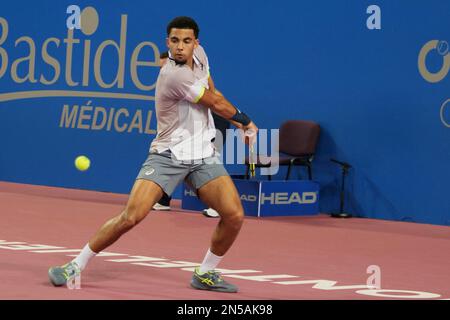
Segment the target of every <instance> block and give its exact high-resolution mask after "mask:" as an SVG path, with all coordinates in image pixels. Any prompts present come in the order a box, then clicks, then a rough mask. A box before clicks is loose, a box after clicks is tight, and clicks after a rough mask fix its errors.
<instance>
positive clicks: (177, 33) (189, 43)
mask: <svg viewBox="0 0 450 320" xmlns="http://www.w3.org/2000/svg"><path fill="white" fill-rule="evenodd" d="M166 43H167V47H168V48H169V51H170V54H171V55H172V58H173V59H175V61H176V62H178V63H188V64H189V65H190V64H191V63H192V57H193V55H194V49H195V48H197V46H198V39H195V35H194V30H192V29H177V28H172V29H171V30H170V34H169V37H168V38H167V40H166Z"/></svg>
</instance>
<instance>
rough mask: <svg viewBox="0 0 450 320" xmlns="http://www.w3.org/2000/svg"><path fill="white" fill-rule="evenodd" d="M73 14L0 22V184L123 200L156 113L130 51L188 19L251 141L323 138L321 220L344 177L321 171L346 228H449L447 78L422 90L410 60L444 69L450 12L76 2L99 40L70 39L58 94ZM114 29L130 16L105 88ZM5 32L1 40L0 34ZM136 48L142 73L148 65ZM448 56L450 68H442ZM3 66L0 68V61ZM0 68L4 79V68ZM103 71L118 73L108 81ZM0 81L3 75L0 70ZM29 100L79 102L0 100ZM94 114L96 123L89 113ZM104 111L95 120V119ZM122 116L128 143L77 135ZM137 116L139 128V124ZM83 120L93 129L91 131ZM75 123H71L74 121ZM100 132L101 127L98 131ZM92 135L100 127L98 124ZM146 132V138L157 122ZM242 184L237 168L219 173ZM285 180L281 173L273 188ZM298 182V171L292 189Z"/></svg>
mask: <svg viewBox="0 0 450 320" xmlns="http://www.w3.org/2000/svg"><path fill="white" fill-rule="evenodd" d="M70 4H73V2H72V1H61V0H58V1H57V0H47V1H39V2H37V1H36V2H31V1H26V2H25V1H14V2H13V1H8V3H7V4H2V6H1V11H0V21H1V18H3V21H5V20H6V21H7V23H8V26H9V28H8V29H9V32H8V36H7V38H6V39H3V43H2V41H1V35H2V34H3V35H5V30H1V29H0V30H1V31H2V32H3V33H2V34H0V48H2V49H0V53H1V52H4V53H7V55H8V63H7V66H6V70H5V73H4V74H3V75H2V72H1V71H0V180H4V181H14V182H23V183H33V184H42V185H52V186H62V187H71V188H83V189H94V190H103V191H113V192H122V193H128V192H129V190H130V188H131V186H132V183H133V181H134V178H135V176H136V174H137V172H138V170H139V167H140V165H141V163H142V162H143V161H144V160H145V158H146V154H147V150H148V145H149V143H150V142H151V140H152V139H153V137H154V135H153V134H146V133H140V132H139V130H142V131H145V127H146V121H147V115H148V111H153V110H154V102H153V101H151V100H145V97H147V99H149V97H151V96H153V95H154V91H153V90H150V91H148V90H140V89H138V88H137V87H136V86H135V84H134V83H133V81H132V78H131V75H130V61H131V55H132V53H133V50H134V49H135V48H136V46H137V45H138V44H139V43H141V42H143V41H150V42H152V43H154V44H155V45H156V46H157V48H159V51H162V50H165V26H166V24H167V22H168V21H169V20H170V19H171V18H173V17H174V16H177V15H190V16H192V17H194V18H195V19H196V20H197V22H198V23H199V25H200V28H201V32H200V40H201V43H202V44H203V46H204V47H205V49H206V51H207V53H208V56H209V59H210V64H211V72H212V76H213V78H214V80H215V82H216V85H217V87H218V88H219V89H220V90H221V91H223V92H224V93H225V95H226V96H227V97H228V98H229V99H230V100H231V101H232V102H233V103H234V104H236V105H237V106H239V107H240V108H242V109H244V110H245V111H246V112H247V113H248V114H250V115H251V116H252V118H253V119H254V121H255V122H256V123H257V124H258V126H259V127H260V128H269V129H270V128H278V127H279V126H280V124H281V123H282V122H283V121H285V120H287V119H309V120H314V121H317V122H319V123H320V125H321V128H322V132H321V140H320V144H319V148H318V155H317V158H316V160H315V166H314V172H313V173H314V176H315V179H316V180H318V181H319V182H320V184H321V210H322V211H323V212H331V211H335V210H337V209H338V206H339V198H338V187H339V183H340V173H339V170H338V168H337V167H336V166H335V165H334V164H332V163H330V162H329V158H330V157H335V158H337V159H340V160H343V161H348V162H349V163H351V164H352V165H353V168H352V170H351V172H350V175H349V177H348V178H349V179H348V188H347V193H346V201H347V203H346V210H347V211H349V212H351V213H353V214H354V215H358V216H363V217H371V218H381V219H392V220H404V221H415V222H423V223H432V224H443V225H450V200H449V198H450V196H449V187H448V182H449V181H450V170H449V169H448V165H449V163H450V162H449V159H450V143H449V136H450V102H449V103H448V104H447V105H448V107H447V105H444V107H443V108H442V110H441V106H442V105H443V104H444V102H445V101H446V100H447V99H449V98H450V91H449V84H450V74H448V75H447V76H446V77H444V78H443V79H442V80H441V81H439V82H436V83H430V82H428V81H426V79H424V77H422V76H421V74H420V72H419V69H418V56H419V52H420V50H421V48H422V47H423V46H424V45H425V44H426V43H427V42H428V41H430V40H443V41H447V42H441V47H440V51H439V52H440V53H439V52H438V50H432V51H431V52H430V53H429V55H428V57H427V59H426V66H427V69H428V70H429V71H430V72H437V71H438V70H440V69H441V67H443V61H444V57H446V58H445V59H450V54H449V53H446V49H448V46H447V47H446V46H445V44H446V43H448V42H450V21H449V19H448V14H449V12H450V2H449V1H444V0H442V1H438V0H433V1H406V0H403V1H400V0H398V1H384V0H383V1H381V0H378V1H357V0H353V1H350V0H347V1H320V2H313V1H265V2H261V1H259V2H258V4H257V5H256V2H253V1H248V2H243V1H230V0H228V1H213V2H212V1H197V2H196V3H195V4H193V3H189V2H186V1H178V0H175V1H171V2H161V1H137V0H134V1H132V2H114V4H112V3H111V2H108V3H107V2H106V1H78V2H76V4H77V5H79V6H80V7H81V9H83V8H85V7H87V6H93V7H95V9H96V11H97V12H98V15H99V26H98V29H97V30H96V31H95V33H94V34H93V35H90V36H88V35H84V34H83V33H82V32H80V31H79V30H77V31H75V34H74V37H75V38H76V39H80V43H79V44H76V45H75V46H74V51H73V66H72V78H73V80H74V81H78V82H79V84H78V85H76V86H70V85H69V84H68V82H67V81H66V79H65V77H66V72H65V64H66V44H65V43H64V42H63V40H64V39H65V38H67V28H66V18H67V17H68V15H67V14H66V8H67V6H68V5H70ZM372 4H376V5H378V6H379V7H380V8H381V27H382V28H381V30H369V29H368V28H367V27H366V20H367V18H368V17H369V16H370V14H367V13H366V9H367V7H368V6H369V5H372ZM121 15H126V16H127V31H126V50H125V72H124V87H123V88H118V87H117V85H116V86H114V87H113V88H102V87H101V86H99V85H98V83H97V82H96V79H95V76H94V66H93V65H94V54H95V51H96V50H97V48H98V46H99V45H100V44H101V43H102V42H103V41H105V40H107V39H112V40H114V41H115V42H117V43H119V42H120V22H121ZM0 28H1V27H0ZM22 36H27V37H30V38H31V40H30V41H33V43H34V44H35V46H36V55H35V58H36V60H35V66H34V72H35V78H36V79H37V82H36V83H32V82H31V81H30V80H26V81H25V82H23V83H17V80H16V81H15V80H14V79H13V78H12V73H11V71H12V65H13V63H14V61H16V60H17V59H20V58H23V57H26V56H28V55H29V52H30V49H29V45H27V44H26V43H25V42H22V43H18V44H17V46H15V41H16V40H17V39H18V38H20V37H22ZM52 37H54V38H57V39H59V41H60V43H59V46H58V47H57V46H56V45H55V43H50V44H49V46H48V53H49V54H50V55H51V56H52V57H54V58H55V59H56V60H58V61H59V64H60V69H61V70H60V71H61V72H60V75H59V78H58V79H57V81H56V82H55V83H53V84H51V85H44V84H42V83H40V82H39V79H40V75H41V74H44V75H45V77H46V79H48V80H51V78H53V76H54V69H53V68H52V67H50V66H49V65H48V64H47V63H46V62H45V61H43V59H42V57H41V49H42V46H43V43H44V41H46V40H47V39H48V38H52ZM85 40H90V41H91V54H90V71H89V85H88V86H83V85H82V79H83V72H82V70H83V65H84V64H83V54H84V48H85V44H84V43H85V42H84V41H85ZM155 54H158V52H156V53H155V52H154V50H152V49H151V48H150V47H145V48H144V49H143V50H142V52H141V55H140V56H139V59H140V60H148V61H152V60H153V61H154V55H155ZM446 54H447V55H446ZM0 59H1V60H0V61H1V63H2V65H3V64H5V63H6V61H5V59H4V55H3V56H1V55H0ZM2 65H0V68H1V66H2ZM112 65H113V66H114V67H112ZM116 66H117V54H116V52H115V51H114V50H113V49H112V48H111V47H108V48H107V49H105V52H104V54H103V59H102V64H101V73H102V77H103V78H104V80H105V81H106V82H111V81H112V80H113V79H114V77H115V75H116V68H117V67H116ZM28 67H29V63H28V62H26V61H25V62H22V63H19V64H18V75H19V77H24V76H25V75H26V74H27V73H28ZM0 70H1V69H0ZM157 71H158V68H157V67H141V68H140V69H138V75H139V79H140V81H141V82H143V83H144V84H146V85H150V84H153V83H154V82H155V81H156V77H157ZM35 90H63V91H81V92H82V93H80V95H81V96H79V97H70V96H67V97H49V96H48V93H44V97H36V98H30V99H17V98H15V97H11V96H10V95H6V94H8V93H13V92H22V91H35ZM87 91H89V92H103V93H120V94H125V93H127V94H138V95H142V96H144V97H139V98H138V99H134V98H133V99H130V98H124V97H123V96H122V97H121V98H119V99H112V98H104V97H100V98H98V97H89V96H88V94H87V93H86V92H87ZM88 101H91V103H90V106H91V107H92V110H91V109H89V108H87V109H86V112H85V114H86V117H87V119H85V120H83V119H82V120H81V122H80V123H79V124H81V127H79V126H78V128H77V125H78V124H75V128H71V127H69V128H66V127H65V126H64V125H63V126H62V127H61V126H60V123H61V117H62V113H63V108H64V105H67V106H68V107H66V108H73V106H74V105H78V106H79V107H78V108H81V106H83V105H87V103H88ZM94 108H96V109H94ZM102 108H104V109H102ZM113 108H114V111H115V112H116V111H117V110H120V109H121V108H122V112H123V110H127V111H128V112H129V116H128V118H127V117H125V116H124V115H123V114H122V116H121V118H120V120H119V125H123V124H126V123H127V124H128V126H129V125H130V124H131V122H132V118H133V117H134V115H136V112H137V113H138V115H137V118H135V122H134V123H135V124H136V128H134V129H133V130H131V132H127V131H125V132H117V130H116V129H114V125H113V124H112V125H111V129H110V130H109V131H108V130H107V129H106V128H103V129H101V130H91V129H83V128H82V127H83V126H86V127H90V126H91V125H92V117H93V115H94V111H95V110H97V112H100V110H106V112H112V111H111V110H112V109H113ZM139 114H142V124H140V123H139V120H140V118H139ZM89 118H90V119H89ZM77 120H78V119H77ZM97 120H98V122H101V117H100V118H98V119H97ZM98 122H97V123H98ZM148 129H150V130H155V129H156V122H155V119H154V116H153V117H152V118H151V121H150V123H149V126H148ZM80 154H85V155H88V156H89V157H90V158H91V160H92V167H91V169H90V170H88V171H87V172H83V173H82V172H79V171H77V170H75V169H74V166H73V160H74V158H75V157H76V156H77V155H80ZM229 170H230V172H232V173H242V171H243V168H242V167H240V166H229ZM282 173H283V171H281V172H280V177H281V176H282ZM297 174H299V171H298V170H297V171H294V175H297Z"/></svg>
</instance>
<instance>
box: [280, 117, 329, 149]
mask: <svg viewBox="0 0 450 320" xmlns="http://www.w3.org/2000/svg"><path fill="white" fill-rule="evenodd" d="M319 134H320V126H319V124H317V123H316V122H313V121H306V120H289V121H286V122H284V123H283V124H282V125H281V127H280V152H283V153H286V154H288V155H291V156H305V155H313V154H315V152H316V145H317V141H318V140H319Z"/></svg>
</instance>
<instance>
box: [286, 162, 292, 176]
mask: <svg viewBox="0 0 450 320" xmlns="http://www.w3.org/2000/svg"><path fill="white" fill-rule="evenodd" d="M291 167H292V162H291V163H289V165H288V170H287V174H286V179H285V180H289V176H290V175H291Z"/></svg>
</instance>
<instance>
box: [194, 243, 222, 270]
mask: <svg viewBox="0 0 450 320" xmlns="http://www.w3.org/2000/svg"><path fill="white" fill-rule="evenodd" d="M222 258H223V256H221V257H220V256H216V255H215V254H214V253H212V252H211V250H210V249H208V252H207V253H206V256H205V258H204V259H203V262H202V265H201V266H200V269H199V272H200V273H201V274H203V273H205V272H208V271H211V270H214V269H215V268H216V267H217V265H218V264H219V262H220V260H222Z"/></svg>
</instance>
